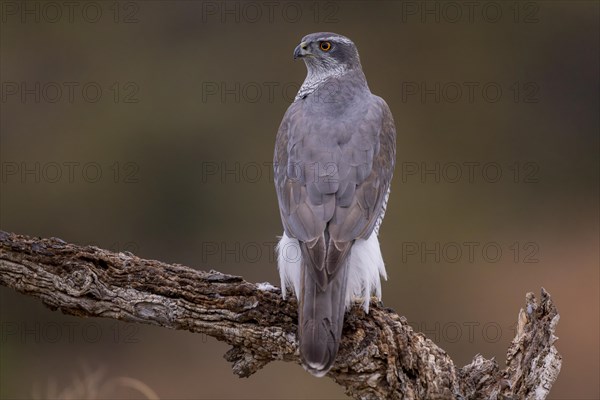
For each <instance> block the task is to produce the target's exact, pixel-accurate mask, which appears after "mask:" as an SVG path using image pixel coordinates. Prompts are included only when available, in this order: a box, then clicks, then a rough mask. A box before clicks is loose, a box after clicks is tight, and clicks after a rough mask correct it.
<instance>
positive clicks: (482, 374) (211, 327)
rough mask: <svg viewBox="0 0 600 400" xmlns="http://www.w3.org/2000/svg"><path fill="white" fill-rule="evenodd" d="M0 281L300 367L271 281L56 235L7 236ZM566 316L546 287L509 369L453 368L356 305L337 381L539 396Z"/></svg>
mask: <svg viewBox="0 0 600 400" xmlns="http://www.w3.org/2000/svg"><path fill="white" fill-rule="evenodd" d="M0 284H2V285H4V286H7V287H11V288H13V289H15V290H17V291H19V292H21V293H24V294H27V295H31V296H34V297H38V298H40V299H41V300H42V302H43V303H44V304H46V305H47V306H49V307H50V308H52V309H60V310H62V311H63V312H64V313H66V314H71V315H76V316H82V317H108V318H114V319H119V320H122V321H128V322H142V323H148V324H153V325H159V326H164V327H167V328H172V329H186V330H189V331H192V332H202V333H204V334H207V335H210V336H213V337H215V338H217V339H218V340H221V341H224V342H226V343H228V344H230V345H232V346H233V347H232V349H231V350H229V351H228V352H227V353H226V354H225V358H226V359H227V360H228V361H230V362H232V363H233V372H234V373H235V374H237V375H239V376H241V377H247V376H250V375H252V374H253V373H254V372H256V371H257V370H259V369H260V368H262V367H263V366H264V365H265V364H267V363H269V362H271V361H274V360H283V361H292V362H296V363H299V359H298V351H297V343H296V320H297V314H296V308H297V305H296V302H295V301H294V300H293V299H290V300H288V301H284V300H282V299H281V295H280V291H279V289H278V288H275V287H273V286H271V285H268V284H258V285H257V284H252V283H249V282H246V281H244V280H243V279H242V278H241V277H238V276H232V275H225V274H222V273H219V272H216V271H210V272H203V271H197V270H194V269H191V268H188V267H185V266H182V265H177V264H166V263H163V262H159V261H154V260H144V259H141V258H138V257H136V256H134V255H133V254H130V253H113V252H111V251H108V250H103V249H99V248H97V247H94V246H77V245H73V244H68V243H66V242H64V241H62V240H60V239H56V238H51V239H37V238H30V237H27V236H21V235H16V234H12V233H6V232H2V231H0ZM558 319H559V315H558V313H557V311H556V308H555V307H554V305H553V303H552V301H551V299H550V295H549V294H548V293H547V292H546V291H545V290H544V289H542V296H541V303H538V302H537V301H536V299H535V298H534V296H533V294H532V293H529V294H527V296H526V307H525V309H522V310H521V311H520V313H519V320H518V324H517V334H516V336H515V338H514V340H513V342H512V345H511V346H510V348H509V350H508V358H507V367H506V368H504V369H500V368H499V366H498V364H497V363H496V361H494V360H493V359H492V360H486V359H484V358H483V357H481V356H479V355H478V356H476V357H475V358H474V360H473V362H472V363H471V364H469V365H467V366H465V367H463V368H461V369H457V368H456V367H455V366H454V363H453V362H452V360H451V359H450V357H449V356H448V355H447V354H446V352H445V351H444V350H442V349H441V348H439V347H438V346H436V345H435V344H434V343H433V342H432V341H431V340H429V339H427V338H426V337H425V336H424V335H423V334H421V333H418V332H414V331H413V329H412V328H411V327H410V326H409V325H408V323H407V321H406V319H405V318H404V317H401V316H398V315H397V314H396V313H395V312H394V311H393V310H391V309H388V308H384V307H382V305H381V304H378V303H377V302H374V304H373V305H372V308H371V312H370V313H369V314H368V315H365V314H364V312H362V311H361V309H360V308H359V307H354V308H353V309H352V310H351V311H350V312H349V313H348V314H347V316H346V322H345V325H344V333H343V339H342V343H341V346H340V351H339V354H338V357H337V360H336V363H335V365H334V367H333V368H332V369H331V371H330V372H329V374H328V375H327V376H329V377H330V378H332V379H334V380H335V381H336V382H337V383H339V384H340V385H342V386H344V387H345V389H346V393H347V394H348V395H350V396H353V397H355V398H364V399H378V398H389V399H428V400H430V399H543V398H545V397H546V395H547V394H548V392H549V390H550V387H551V386H552V384H553V382H554V381H555V380H556V378H557V376H558V373H559V371H560V365H561V357H560V355H559V354H558V352H557V350H556V348H555V347H554V342H555V341H556V339H557V338H556V337H555V336H554V332H555V329H556V324H557V323H558Z"/></svg>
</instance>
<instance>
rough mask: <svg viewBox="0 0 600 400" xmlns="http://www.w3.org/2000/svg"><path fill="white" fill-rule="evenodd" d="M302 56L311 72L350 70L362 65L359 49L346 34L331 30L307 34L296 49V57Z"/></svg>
mask: <svg viewBox="0 0 600 400" xmlns="http://www.w3.org/2000/svg"><path fill="white" fill-rule="evenodd" d="M298 58H302V59H303V60H304V62H305V63H306V67H307V68H308V71H309V73H310V72H317V71H322V72H324V71H331V70H349V69H353V68H356V67H360V59H359V57H358V50H357V49H356V46H355V45H354V43H353V42H352V41H351V40H350V39H348V38H347V37H345V36H342V35H338V34H337V33H331V32H317V33H311V34H310V35H306V36H304V37H303V38H302V41H301V42H300V44H299V45H298V46H296V48H295V49H294V59H295V60H296V59H298Z"/></svg>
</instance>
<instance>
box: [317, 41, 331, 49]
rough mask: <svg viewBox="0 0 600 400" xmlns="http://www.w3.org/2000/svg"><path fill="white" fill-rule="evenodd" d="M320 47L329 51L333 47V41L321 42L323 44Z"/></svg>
mask: <svg viewBox="0 0 600 400" xmlns="http://www.w3.org/2000/svg"><path fill="white" fill-rule="evenodd" d="M319 47H320V48H321V50H323V51H329V50H330V49H331V43H329V42H321V44H320V45H319Z"/></svg>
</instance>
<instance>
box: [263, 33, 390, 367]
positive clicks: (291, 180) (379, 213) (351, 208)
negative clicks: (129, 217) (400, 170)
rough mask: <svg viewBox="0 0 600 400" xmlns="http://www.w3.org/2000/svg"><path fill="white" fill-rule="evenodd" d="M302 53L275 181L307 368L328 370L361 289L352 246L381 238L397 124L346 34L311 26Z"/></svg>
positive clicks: (282, 130)
mask: <svg viewBox="0 0 600 400" xmlns="http://www.w3.org/2000/svg"><path fill="white" fill-rule="evenodd" d="M325 42H327V43H329V48H328V50H324V49H325V48H327V44H323V43H325ZM294 57H295V58H297V57H301V58H303V59H304V61H305V63H306V65H307V69H308V74H307V77H306V80H305V82H304V84H303V85H302V87H301V88H300V90H299V92H298V96H297V97H296V99H295V101H294V102H293V103H292V105H291V106H290V107H289V108H288V110H287V112H286V114H285V116H284V117H283V121H282V122H281V125H280V128H279V131H278V133H277V139H276V146H275V156H274V162H275V163H274V164H275V186H276V191H277V197H278V200H279V208H280V213H281V219H282V222H283V226H284V231H285V233H284V237H286V238H292V239H294V240H297V243H298V246H299V247H300V252H299V253H300V255H301V262H300V263H299V267H300V268H301V271H299V274H297V271H293V272H292V273H293V274H297V275H295V276H296V280H297V281H298V283H299V287H296V288H295V290H296V295H297V296H298V298H299V302H300V304H299V324H298V333H299V340H300V355H301V358H302V362H303V365H304V367H305V368H306V369H307V370H308V371H310V372H311V373H313V374H315V375H317V376H322V375H324V374H325V373H326V372H327V371H328V370H329V369H330V368H331V366H332V365H333V362H334V360H335V356H336V354H337V351H338V347H339V341H340V337H341V333H342V326H343V320H344V312H345V307H346V304H347V300H348V299H349V298H350V296H351V295H353V294H354V293H350V292H349V290H350V291H353V292H356V291H357V289H356V288H355V287H349V285H350V286H352V285H354V286H356V285H355V284H353V283H352V282H350V284H349V281H351V280H352V279H355V278H352V277H353V276H355V275H356V273H355V272H352V271H351V267H350V259H351V257H352V250H353V247H355V244H356V243H358V242H357V241H361V242H364V241H366V240H368V239H369V238H370V237H371V235H373V234H374V231H375V240H376V231H377V229H378V224H379V223H380V222H381V219H382V218H383V213H384V212H385V204H386V202H387V195H388V193H389V187H390V181H391V179H392V173H393V169H394V163H395V136H396V132H395V127H394V122H393V118H392V115H391V112H390V110H389V108H388V106H387V104H386V103H385V101H384V100H383V99H381V98H380V97H377V96H375V95H373V94H372V93H371V91H370V90H369V87H368V85H367V81H366V79H365V76H364V74H363V71H362V67H361V64H360V59H359V56H358V51H357V50H356V47H355V45H354V43H353V42H352V41H350V40H349V39H348V38H346V37H344V36H341V35H337V34H334V33H327V32H320V33H313V34H311V35H308V36H305V37H304V38H303V39H302V42H301V44H300V45H298V47H297V48H296V49H295V51H294ZM378 252H379V249H378V244H377V253H378ZM378 254H380V253H378ZM380 257H381V256H380V255H379V258H380ZM354 259H356V260H358V259H364V257H360V256H358V255H357V256H356V257H354ZM280 260H281V254H280ZM355 264H356V262H355ZM382 267H383V264H382V265H381V266H380V267H379V268H380V269H381V268H382ZM281 268H282V267H281V262H280V270H281ZM357 268H371V266H369V265H358V267H357ZM375 268H376V270H377V267H375ZM383 273H384V272H383ZM376 276H377V283H379V278H378V273H376ZM282 277H283V275H282ZM284 284H285V282H283V278H282V286H283V285H284ZM284 290H285V289H284ZM370 291H371V289H369V290H368V292H369V293H367V294H366V295H367V296H369V295H370ZM298 292H300V293H298ZM367 304H368V303H367Z"/></svg>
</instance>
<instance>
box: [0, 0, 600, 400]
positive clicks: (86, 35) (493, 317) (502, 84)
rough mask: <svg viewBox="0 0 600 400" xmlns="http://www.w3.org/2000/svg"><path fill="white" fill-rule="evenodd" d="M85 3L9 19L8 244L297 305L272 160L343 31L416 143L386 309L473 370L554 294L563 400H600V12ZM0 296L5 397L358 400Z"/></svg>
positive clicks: (144, 331)
mask: <svg viewBox="0 0 600 400" xmlns="http://www.w3.org/2000/svg"><path fill="white" fill-rule="evenodd" d="M52 4H54V5H52ZM69 4H71V5H70V6H67V5H65V3H61V2H58V3H46V2H36V1H28V2H11V1H4V2H2V3H1V10H0V11H1V12H2V14H1V18H2V20H1V22H2V24H1V40H0V45H1V49H0V56H1V64H0V66H1V79H0V80H1V82H2V101H1V107H2V109H1V112H0V119H1V142H0V143H1V150H0V155H1V165H2V176H1V178H2V181H1V184H2V188H1V194H0V200H1V207H0V211H1V229H2V230H6V231H14V232H17V233H21V234H27V235H35V236H42V237H50V236H55V237H60V238H62V239H64V240H66V241H70V242H76V243H80V244H94V245H97V246H100V247H105V248H110V249H114V250H119V251H124V250H128V251H132V252H134V253H136V254H137V255H139V256H141V257H145V258H154V259H159V260H163V261H168V262H178V263H182V264H185V265H189V266H192V267H195V268H199V269H210V268H215V269H218V270H220V271H223V272H226V273H232V274H238V275H242V276H243V277H244V278H245V279H247V280H249V281H252V282H262V281H269V282H272V283H275V284H277V285H278V284H279V282H278V275H277V272H276V266H275V263H274V258H273V255H272V247H273V244H274V242H275V237H276V236H277V235H280V234H281V232H282V227H281V223H280V220H279V213H278V208H277V202H276V197H275V192H274V189H273V184H272V179H271V164H270V163H271V160H272V154H273V145H274V140H275V134H276V132H277V128H278V125H279V123H280V121H281V118H282V116H283V114H284V112H285V110H286V108H287V107H288V105H289V104H290V102H291V99H292V98H293V96H294V94H295V90H297V88H298V86H299V84H300V83H301V82H302V80H303V79H304V76H305V67H304V65H303V63H301V62H296V63H294V62H293V60H292V51H293V49H294V47H295V46H296V45H297V44H298V43H299V41H300V39H301V38H302V36H304V35H305V34H307V33H310V32H315V31H333V32H337V33H341V34H344V35H346V36H348V37H350V38H352V39H353V40H354V42H355V43H356V45H357V46H358V48H359V51H360V55H361V60H362V64H363V68H364V71H365V74H366V76H367V79H368V81H369V85H370V87H371V90H372V91H373V92H374V93H376V94H378V95H380V96H381V97H383V98H384V99H385V100H386V101H387V102H388V104H389V106H390V108H391V110H392V112H393V114H394V117H395V120H396V127H397V132H398V139H397V145H398V154H397V169H396V173H395V176H394V181H393V184H392V194H391V197H390V203H389V206H388V212H387V215H386V220H385V223H384V224H383V227H382V231H381V234H380V241H381V245H382V251H383V254H384V259H385V260H386V264H387V270H388V274H389V280H388V281H387V282H386V283H385V284H384V288H383V300H384V303H385V305H386V306H389V307H392V308H393V309H395V310H396V311H397V312H398V313H400V314H402V315H405V316H406V317H407V318H408V320H409V321H410V323H411V324H412V325H413V326H414V327H415V328H416V329H418V330H421V331H424V332H425V333H426V334H427V335H428V336H429V337H430V338H432V339H433V340H434V341H435V342H436V343H438V344H439V345H440V346H441V347H442V348H444V349H446V350H447V351H448V352H449V354H450V355H451V356H452V357H453V359H454V360H455V361H456V363H457V365H459V366H462V365H464V364H466V363H468V362H470V360H471V359H472V357H473V356H475V355H476V354H477V353H481V354H482V355H483V356H485V357H488V358H489V357H496V359H497V360H498V361H499V363H500V364H501V365H503V363H504V360H505V352H506V349H507V348H508V346H509V343H510V341H511V339H512V337H513V335H514V330H513V329H514V323H515V322H516V319H517V314H518V311H519V308H520V307H522V306H523V304H524V300H525V293H526V292H528V291H533V292H535V293H536V295H538V296H539V292H540V288H541V287H545V288H546V289H547V290H548V291H549V292H550V293H551V295H552V296H553V299H554V301H555V303H556V304H557V306H558V310H559V312H560V314H561V320H560V323H559V326H558V336H559V337H560V340H559V341H558V342H557V347H558V349H559V352H560V353H561V354H562V355H563V367H562V372H561V374H560V377H559V379H558V381H557V382H556V384H555V386H554V388H553V391H552V392H551V396H550V398H552V399H598V398H600V390H599V386H598V385H599V383H598V374H599V358H600V353H599V339H598V338H599V334H600V330H599V313H600V310H599V302H600V298H599V268H598V265H599V258H598V240H599V230H598V221H599V215H598V178H599V177H598V175H599V173H598V170H599V164H598V163H599V159H598V156H599V140H598V138H599V135H598V132H599V117H598V110H599V101H598V89H599V78H598V70H599V62H598V51H599V44H598V40H599V39H598V38H599V29H598V21H599V3H598V2H596V1H569V2H567V1H536V2H477V1H476V2H470V3H461V2H451V3H447V2H435V1H430V2H427V3H422V2H412V1H398V2H391V1H390V2H387V1H386V2H384V1H382V2H367V1H351V2H312V1H311V2H292V3H270V2H260V1H259V2H238V1H228V2H200V1H197V2H196V1H174V2H170V1H138V2H118V3H115V2H112V1H98V2H78V1H74V2H71V3H69ZM469 4H470V5H469ZM498 174H500V175H498ZM0 300H1V306H0V311H1V318H0V321H1V328H2V331H1V341H0V349H1V354H0V367H1V370H0V387H1V389H0V397H2V398H7V399H8V398H31V397H38V398H44V397H56V396H62V397H68V396H69V393H70V394H71V395H72V394H73V393H75V392H73V390H75V389H76V384H77V382H79V381H78V379H82V378H81V377H86V378H87V379H88V381H90V382H96V381H95V379H96V378H98V381H97V382H96V383H94V385H96V386H98V385H100V386H101V385H107V382H109V383H114V382H115V381H114V379H115V378H118V377H129V378H131V379H134V380H136V382H138V383H139V384H140V385H145V386H144V387H146V389H144V390H151V391H153V392H154V393H156V394H157V395H158V396H160V397H161V398H164V399H170V398H178V399H181V398H189V399H192V398H203V399H204V398H206V399H208V398H218V399H263V398H270V399H292V398H293V399H296V398H307V399H339V398H345V397H344V394H343V391H342V388H341V387H339V386H337V385H336V384H335V383H333V382H332V381H331V380H329V379H316V378H313V377H312V376H310V375H308V374H307V373H306V372H304V371H303V370H302V368H301V367H300V366H298V365H292V364H286V363H272V364H270V365H268V366H267V367H266V368H264V369H263V370H261V371H260V372H259V373H257V374H256V375H255V376H252V377H250V378H249V379H238V378H236V377H235V376H234V375H233V374H232V373H231V370H230V366H229V364H228V363H227V362H226V361H225V360H224V359H223V357H222V355H223V354H224V353H225V351H226V350H227V346H226V345H224V344H222V343H219V342H216V341H215V340H213V339H211V338H207V337H203V336H202V335H193V334H190V333H188V332H180V331H170V330H166V329H160V328H156V327H149V326H143V325H139V326H138V325H127V324H121V323H117V322H115V321H111V320H103V319H78V318H74V317H69V316H64V315H62V314H61V313H60V312H52V311H50V310H49V309H47V308H45V307H44V306H42V305H41V303H40V302H39V301H37V300H35V299H33V298H29V297H27V296H23V295H20V294H17V293H16V292H14V291H12V290H9V289H6V288H0ZM102 371H103V372H104V375H97V374H96V373H98V374H99V373H100V372H102ZM92 386H93V385H92ZM130 386H131V385H130ZM134 386H135V385H134ZM98 390H100V389H98ZM102 390H103V392H102V391H101V392H102V393H103V394H102V395H103V396H104V397H119V398H128V397H131V398H137V397H143V395H142V394H141V391H140V389H135V388H131V387H128V385H126V384H122V383H121V384H115V385H113V386H110V385H108V386H105V387H104V388H102Z"/></svg>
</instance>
